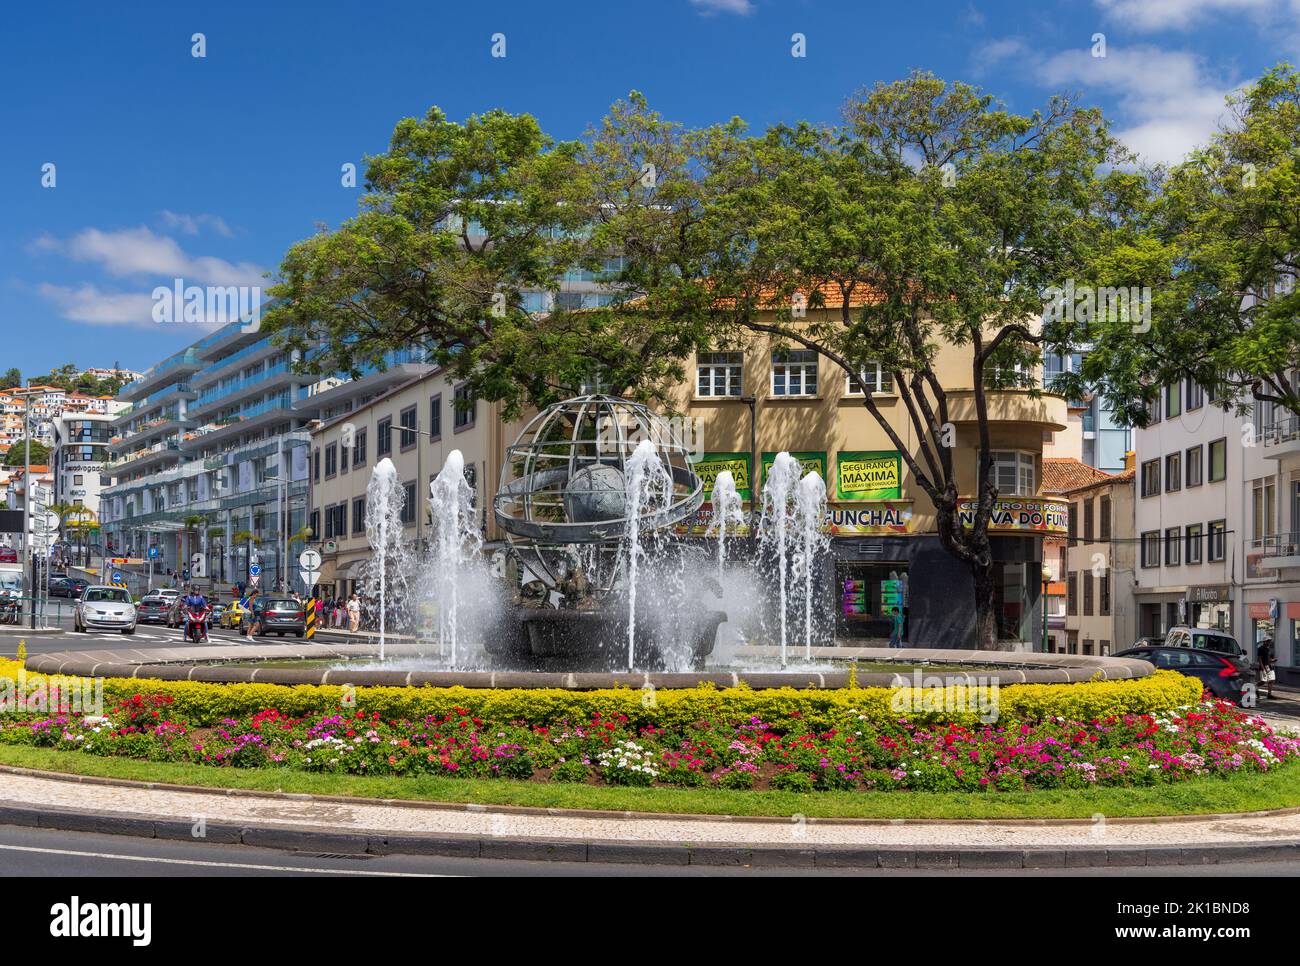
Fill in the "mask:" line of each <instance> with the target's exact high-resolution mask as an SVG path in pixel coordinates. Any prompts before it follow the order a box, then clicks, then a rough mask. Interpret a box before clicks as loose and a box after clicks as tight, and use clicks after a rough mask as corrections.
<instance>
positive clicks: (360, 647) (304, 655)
mask: <svg viewBox="0 0 1300 966" xmlns="http://www.w3.org/2000/svg"><path fill="white" fill-rule="evenodd" d="M779 653H780V652H779V649H778V648H760V647H743V648H739V649H737V654H738V658H739V659H740V660H743V661H745V662H747V663H748V662H749V661H750V660H752V661H754V662H755V663H761V662H766V661H771V660H773V659H775V658H779ZM378 654H379V649H378V646H377V645H374V644H368V643H367V644H308V643H302V644H298V643H294V644H266V645H253V646H226V647H218V646H203V647H193V646H188V647H187V646H181V647H174V648H118V649H112V650H96V651H63V652H57V653H50V654H38V655H33V656H31V657H29V658H28V659H27V662H26V667H27V670H29V671H31V672H34V673H41V674H63V675H81V676H85V677H121V678H154V679H159V680H163V681H207V682H212V683H223V684H224V683H231V682H249V683H252V682H256V683H258V684H333V685H342V684H350V685H355V686H358V687H368V686H369V687H378V686H387V687H422V686H431V687H464V688H565V689H570V690H580V691H581V690H594V689H598V688H619V687H625V688H643V687H645V686H647V685H650V686H652V687H655V688H692V687H696V686H697V685H700V684H705V683H708V684H713V685H716V686H718V687H737V686H739V685H741V684H745V685H747V686H749V687H751V688H814V689H816V688H844V687H848V685H849V682H850V680H854V681H856V684H857V686H858V687H908V686H924V687H933V686H938V685H940V684H944V685H950V684H968V685H991V684H998V685H1002V686H1004V685H1011V684H1069V683H1075V682H1084V681H1117V680H1132V679H1136V678H1143V677H1147V676H1148V675H1150V674H1152V673H1153V672H1154V670H1155V669H1154V668H1153V667H1152V665H1151V664H1150V663H1148V662H1147V661H1138V660H1134V659H1132V658H1122V657H1093V656H1091V655H1081V654H1032V653H1018V652H1006V651H970V650H956V649H941V648H919V647H911V648H902V649H897V648H883V647H874V648H873V647H815V648H813V649H812V655H811V657H812V659H813V660H814V661H816V662H819V663H818V664H817V665H816V666H813V667H808V668H804V669H798V670H796V669H791V668H786V669H781V668H780V666H779V665H777V666H775V667H772V668H769V669H765V668H763V667H761V666H760V667H752V666H746V667H743V668H742V667H720V668H712V667H710V668H705V669H704V670H701V671H633V672H627V671H621V672H620V671H613V672H564V671H554V672H552V671H454V670H439V669H437V668H429V669H427V670H411V669H409V668H408V669H401V670H383V669H376V668H374V667H367V668H360V667H348V666H346V665H347V663H348V662H352V663H361V662H364V663H367V664H372V663H373V662H375V661H376V659H377V658H378ZM385 655H386V657H387V658H389V659H396V660H399V661H402V662H403V663H408V662H411V661H413V660H418V659H420V658H425V659H426V660H427V659H428V658H427V654H426V652H424V651H422V650H421V649H419V648H417V647H416V646H414V645H410V644H390V645H388V647H387V648H386V649H385ZM798 657H799V658H800V659H802V658H804V657H805V655H804V653H803V651H802V649H800V653H799V655H798ZM258 661H267V662H274V663H275V664H276V665H277V666H275V667H258V666H256V665H255V663H254V662H258ZM285 661H302V662H303V663H304V666H303V667H302V668H292V667H284V666H282V662H285ZM854 661H861V662H866V663H888V664H891V665H900V664H902V665H913V669H912V671H911V672H910V673H907V672H900V671H870V670H858V669H856V668H853V667H851V665H850V662H854ZM320 662H329V663H330V665H331V666H328V667H323V666H321V664H320ZM340 665H343V666H340ZM945 665H946V666H947V669H945Z"/></svg>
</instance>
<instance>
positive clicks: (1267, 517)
mask: <svg viewBox="0 0 1300 966" xmlns="http://www.w3.org/2000/svg"><path fill="white" fill-rule="evenodd" d="M1276 496H1277V491H1276V489H1275V488H1274V486H1273V480H1272V479H1271V478H1270V479H1262V480H1255V481H1254V483H1253V484H1252V486H1251V524H1252V526H1253V531H1252V532H1253V535H1254V538H1255V546H1257V547H1258V546H1260V545H1262V544H1264V543H1265V542H1267V540H1268V538H1269V537H1271V536H1273V534H1274V533H1276V532H1277V499H1276Z"/></svg>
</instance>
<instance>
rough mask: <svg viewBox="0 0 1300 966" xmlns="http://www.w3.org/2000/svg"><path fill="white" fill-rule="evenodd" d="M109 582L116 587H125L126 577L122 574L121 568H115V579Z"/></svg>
mask: <svg viewBox="0 0 1300 966" xmlns="http://www.w3.org/2000/svg"><path fill="white" fill-rule="evenodd" d="M109 583H111V584H113V585H114V586H115V587H125V586H126V577H124V576H123V575H122V572H121V571H120V570H114V571H113V579H112V580H110V581H109Z"/></svg>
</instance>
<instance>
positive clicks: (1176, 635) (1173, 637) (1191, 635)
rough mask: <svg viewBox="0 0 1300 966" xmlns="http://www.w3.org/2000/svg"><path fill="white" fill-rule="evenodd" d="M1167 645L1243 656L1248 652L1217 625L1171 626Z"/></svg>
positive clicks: (1166, 638)
mask: <svg viewBox="0 0 1300 966" xmlns="http://www.w3.org/2000/svg"><path fill="white" fill-rule="evenodd" d="M1165 646H1166V647H1190V648H1193V649H1195V650H1198V651H1218V652H1220V653H1223V654H1232V655H1234V656H1236V657H1241V656H1242V655H1244V654H1245V653H1246V652H1245V651H1244V650H1242V647H1241V645H1240V644H1238V643H1237V639H1236V638H1235V637H1233V636H1232V635H1231V634H1229V633H1228V632H1227V631H1221V630H1219V629H1218V628H1217V627H1184V626H1181V625H1180V626H1178V627H1171V628H1169V633H1168V634H1166V635H1165Z"/></svg>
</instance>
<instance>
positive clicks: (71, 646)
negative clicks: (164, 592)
mask: <svg viewBox="0 0 1300 966" xmlns="http://www.w3.org/2000/svg"><path fill="white" fill-rule="evenodd" d="M49 623H50V624H51V625H53V624H54V620H53V619H51V620H50V621H49ZM58 626H60V627H62V628H63V629H64V631H65V632H66V633H63V634H51V635H40V634H33V635H30V636H28V637H26V638H24V637H23V635H21V634H19V633H12V634H10V633H6V634H4V635H3V636H0V655H3V656H8V657H12V656H13V655H14V653H15V651H16V650H17V649H18V642H19V641H20V640H26V641H27V653H28V654H47V653H49V652H51V651H81V650H97V649H102V648H109V647H136V648H140V647H164V646H175V645H177V644H180V643H183V640H184V638H183V631H182V630H181V629H180V628H172V627H168V626H167V625H165V624H140V625H138V626H137V627H136V631H135V633H134V634H123V633H122V632H121V631H96V630H91V631H87V632H86V633H84V634H77V633H75V632H73V630H72V610H71V608H65V610H64V613H63V615H62V619H61V620H60V621H59V622H58ZM297 642H298V638H296V637H293V636H285V637H282V638H281V637H275V636H274V635H272V636H271V637H259V638H258V639H257V642H256V643H257V644H258V645H266V644H277V643H283V644H289V643H297ZM208 643H209V644H237V645H243V644H247V643H249V642H248V639H247V638H245V637H241V636H240V634H239V632H238V631H228V630H221V629H220V628H212V629H211V630H209V631H208Z"/></svg>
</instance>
